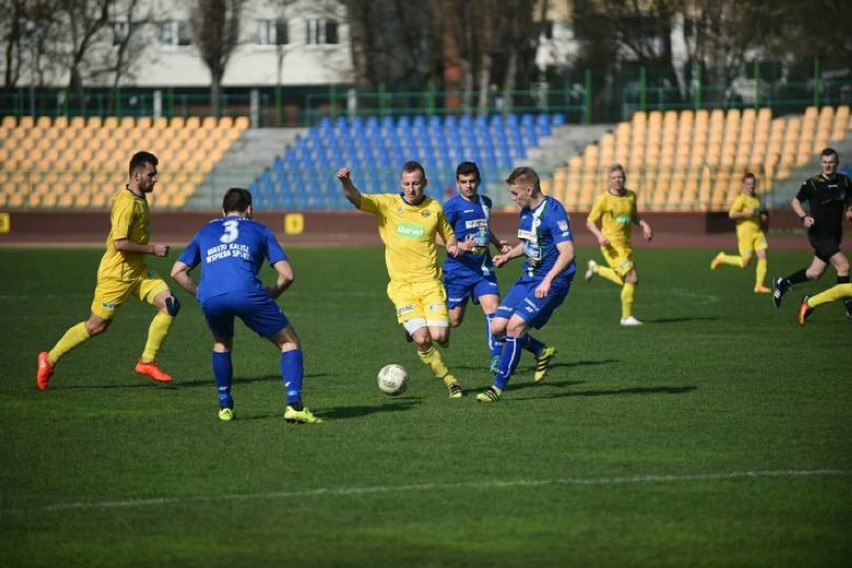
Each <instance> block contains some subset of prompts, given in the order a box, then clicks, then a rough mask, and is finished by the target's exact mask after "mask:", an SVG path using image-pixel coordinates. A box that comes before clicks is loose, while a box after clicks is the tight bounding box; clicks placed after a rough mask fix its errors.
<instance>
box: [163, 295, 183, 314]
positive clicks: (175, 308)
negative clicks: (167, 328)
mask: <svg viewBox="0 0 852 568" xmlns="http://www.w3.org/2000/svg"><path fill="white" fill-rule="evenodd" d="M166 311H167V312H168V314H169V315H170V316H172V317H176V316H177V315H178V312H180V300H178V299H177V298H176V297H175V296H169V297H168V298H166Z"/></svg>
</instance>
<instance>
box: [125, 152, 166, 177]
mask: <svg viewBox="0 0 852 568" xmlns="http://www.w3.org/2000/svg"><path fill="white" fill-rule="evenodd" d="M159 163H160V161H159V160H158V159H157V156H155V155H154V154H152V153H151V152H136V153H135V154H133V157H132V158H130V168H128V169H129V173H130V175H131V177H132V176H133V172H135V171H136V170H138V169H140V168H144V167H145V164H151V165H152V166H154V167H156V166H157V164H159Z"/></svg>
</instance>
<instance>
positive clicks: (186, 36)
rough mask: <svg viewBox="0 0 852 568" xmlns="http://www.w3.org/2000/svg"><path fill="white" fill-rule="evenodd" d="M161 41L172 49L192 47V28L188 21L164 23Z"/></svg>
mask: <svg viewBox="0 0 852 568" xmlns="http://www.w3.org/2000/svg"><path fill="white" fill-rule="evenodd" d="M160 41H161V42H162V44H163V45H168V46H172V47H178V46H186V45H192V28H191V27H190V25H189V22H188V21H186V20H173V21H171V22H165V23H163V27H162V28H161V34H160Z"/></svg>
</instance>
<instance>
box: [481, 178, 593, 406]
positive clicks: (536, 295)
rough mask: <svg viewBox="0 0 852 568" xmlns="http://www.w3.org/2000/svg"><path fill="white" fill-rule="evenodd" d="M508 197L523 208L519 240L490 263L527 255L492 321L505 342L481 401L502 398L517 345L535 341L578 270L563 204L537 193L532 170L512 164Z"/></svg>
mask: <svg viewBox="0 0 852 568" xmlns="http://www.w3.org/2000/svg"><path fill="white" fill-rule="evenodd" d="M506 183H507V184H509V193H510V194H511V197H512V200H513V201H514V202H515V203H517V204H518V206H519V207H520V208H521V213H520V221H519V225H518V239H520V241H521V242H520V243H519V244H518V245H517V246H515V247H514V248H512V250H510V251H509V252H506V253H502V254H499V255H497V256H495V257H494V265H495V266H497V267H500V266H503V265H505V264H506V263H507V262H509V261H510V260H512V259H513V258H518V257H520V256H526V258H527V260H526V263H524V267H523V273H522V274H521V276H520V277H519V278H518V280H517V281H516V282H515V284H514V285H513V286H512V289H511V290H509V293H508V294H506V297H505V298H503V301H502V302H501V303H500V307H498V308H497V312H496V313H495V314H494V318H493V319H492V321H491V332H492V333H493V334H494V335H498V336H503V335H504V336H505V337H506V344H505V345H504V347H503V355H502V357H501V358H500V365H499V366H498V369H497V374H496V375H495V376H494V383H493V385H492V386H490V387H488V388H487V389H485V390H484V391H482V392H481V393H479V394H477V395H476V400H478V401H479V402H496V401H498V400H500V397H501V396H502V394H503V391H504V390H505V389H506V385H507V384H508V382H509V379H510V378H511V376H512V373H513V372H514V371H515V368H516V367H517V366H518V361H520V359H521V349H522V348H524V347H525V346H526V345H527V344H529V343H530V342H531V341H535V340H533V339H532V338H531V337H530V335H529V333H527V332H528V331H529V329H530V328H533V327H534V328H536V329H541V327H542V326H543V325H544V324H546V323H547V322H548V320H550V317H551V316H552V315H553V311H554V310H555V309H556V308H557V307H559V306H560V305H561V304H562V302H563V301H565V298H566V297H567V296H568V290H569V289H570V287H571V281H572V280H573V279H574V274H575V272H576V270H577V268H576V265H575V263H574V236H573V234H572V232H571V222H570V220H569V219H568V213H566V212H565V208H564V207H563V206H562V204H561V203H560V202H559V201H557V200H556V199H554V198H553V197H550V196H547V195H544V194H543V193H542V192H541V182H540V179H539V177H538V174H537V173H536V171H535V170H533V169H532V168H529V167H520V168H515V169H514V170H513V171H512V173H511V174H509V177H508V178H507V179H506Z"/></svg>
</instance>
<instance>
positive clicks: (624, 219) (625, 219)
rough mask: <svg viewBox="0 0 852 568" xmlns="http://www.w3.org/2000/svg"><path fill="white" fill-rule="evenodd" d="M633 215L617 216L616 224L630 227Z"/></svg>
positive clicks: (623, 214)
mask: <svg viewBox="0 0 852 568" xmlns="http://www.w3.org/2000/svg"><path fill="white" fill-rule="evenodd" d="M630 219H631V215H629V214H627V213H622V214H621V215H616V216H615V222H616V223H618V224H619V225H629V224H630Z"/></svg>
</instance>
